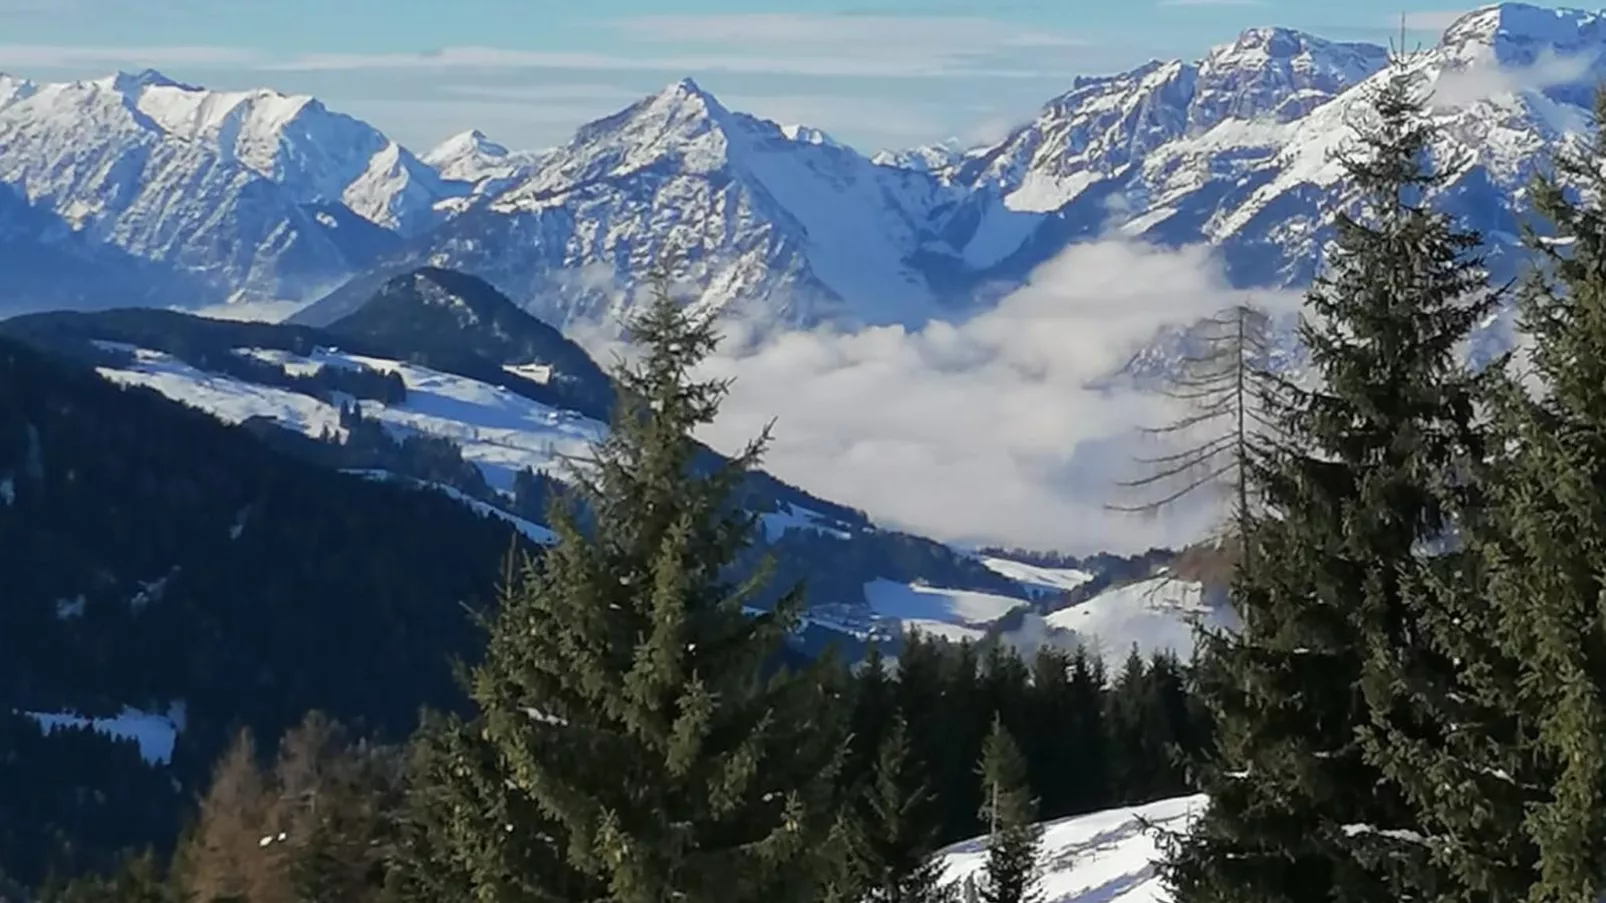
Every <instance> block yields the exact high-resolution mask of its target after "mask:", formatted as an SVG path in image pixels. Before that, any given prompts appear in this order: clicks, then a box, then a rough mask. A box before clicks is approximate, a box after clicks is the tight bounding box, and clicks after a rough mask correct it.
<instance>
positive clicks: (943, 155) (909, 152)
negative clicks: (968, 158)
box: [870, 138, 970, 172]
mask: <svg viewBox="0 0 1606 903" xmlns="http://www.w3.org/2000/svg"><path fill="white" fill-rule="evenodd" d="M968 150H970V148H967V147H965V146H964V145H963V144H962V143H961V142H960V141H959V139H958V138H949V139H948V140H946V141H940V142H938V143H936V144H925V145H921V146H920V147H911V148H906V149H903V150H880V151H876V152H875V154H874V155H872V156H871V157H870V162H872V163H875V164H876V165H878V166H895V167H897V168H899V169H917V170H920V171H921V172H932V171H935V170H942V169H948V168H949V167H952V166H956V165H958V164H959V162H960V161H962V160H964V159H965V153H966V151H968Z"/></svg>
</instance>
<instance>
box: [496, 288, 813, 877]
mask: <svg viewBox="0 0 1606 903" xmlns="http://www.w3.org/2000/svg"><path fill="white" fill-rule="evenodd" d="M632 332H633V336H634V338H635V340H636V341H637V343H638V347H639V348H640V350H641V360H640V361H639V363H636V364H631V365H626V366H624V367H622V368H621V371H620V373H619V374H618V381H619V384H620V387H621V389H620V399H619V404H618V405H617V408H616V412H615V416H614V421H613V427H612V429H611V431H610V433H609V435H608V437H607V438H606V439H604V440H602V442H601V443H600V444H599V445H598V446H597V448H596V449H595V456H594V460H591V461H588V462H585V463H584V464H582V465H580V466H577V467H576V468H575V469H574V471H573V473H572V477H573V480H574V482H575V483H576V485H577V486H578V487H579V504H577V505H574V506H562V505H559V506H554V508H553V510H552V512H551V516H550V523H551V525H552V528H553V530H554V532H555V533H556V534H557V537H558V539H557V542H556V544H555V546H553V547H552V548H551V549H550V550H548V551H547V552H546V554H545V556H544V557H543V559H542V562H541V566H540V567H536V566H535V565H534V564H533V563H530V564H528V565H527V566H526V567H525V568H523V569H522V572H521V574H520V576H519V577H518V579H517V580H515V581H514V582H513V585H511V586H510V587H509V588H508V589H507V591H506V593H505V596H504V598H503V600H502V603H501V608H500V611H499V612H498V613H497V615H496V617H495V620H494V623H493V625H492V630H491V638H490V645H489V649H488V651H487V654H486V658H485V661H484V662H483V664H482V665H480V666H479V667H478V668H476V669H475V673H474V679H473V684H474V690H473V695H474V700H475V702H476V703H477V704H478V706H479V707H480V709H481V712H482V715H483V719H484V725H485V731H486V736H487V738H488V740H489V742H490V743H491V744H492V746H493V747H494V748H495V750H496V751H497V755H498V757H499V760H500V762H501V763H502V765H503V767H505V768H506V772H507V773H506V778H507V780H508V781H509V782H511V784H512V785H513V786H514V787H515V788H516V789H517V790H518V791H519V792H520V793H524V794H527V795H528V796H529V797H530V798H532V799H533V800H534V801H535V802H536V803H537V805H538V806H539V808H540V809H541V811H542V812H544V813H546V814H547V815H548V816H550V818H551V819H552V820H553V822H555V823H556V828H557V830H558V833H559V836H561V838H562V844H563V849H564V855H565V859H566V861H567V862H568V863H569V864H570V865H571V866H572V867H573V868H574V869H575V870H577V871H578V872H580V873H582V874H585V875H588V876H590V877H592V878H594V879H596V880H598V881H600V882H602V883H603V884H604V885H605V887H606V892H607V899H609V900H612V901H617V903H663V901H668V900H676V901H684V903H698V901H734V903H741V901H759V900H764V901H774V903H784V901H787V900H811V899H813V898H814V895H815V892H816V890H817V889H818V888H817V883H818V882H819V881H820V879H821V876H822V868H821V866H822V863H821V861H820V860H821V858H822V856H823V855H824V853H825V852H826V848H827V843H826V841H827V838H828V836H829V834H830V831H831V827H832V824H833V821H834V819H835V815H836V813H835V811H834V808H835V806H834V804H835V801H834V798H833V797H834V789H835V788H834V785H833V780H834V772H835V771H836V769H837V768H838V766H839V763H840V759H841V754H842V747H843V743H842V735H843V731H842V725H841V724H840V723H839V722H840V714H841V713H840V709H841V708H842V705H841V702H840V700H839V698H838V697H839V696H840V689H839V686H838V683H839V682H838V681H837V679H836V678H835V677H834V674H833V671H832V669H833V668H834V667H835V666H834V665H833V664H831V662H830V661H828V660H825V661H821V662H819V663H817V664H815V665H813V666H811V667H810V669H809V670H806V671H803V672H800V673H792V672H789V671H782V672H781V673H780V674H778V675H777V676H775V677H773V678H771V679H764V678H763V676H762V675H763V672H764V668H765V665H766V663H767V661H768V660H769V659H770V658H771V657H772V656H773V654H774V653H775V652H776V651H777V650H778V649H779V648H780V646H781V644H782V643H783V642H784V640H785V637H786V636H787V634H788V632H789V631H790V630H791V629H792V627H793V625H794V624H795V622H796V616H797V614H798V608H799V605H800V603H801V600H802V594H801V591H800V590H794V591H793V592H790V593H788V594H786V595H785V596H784V597H783V598H782V599H781V600H780V601H779V603H778V604H777V605H776V606H775V608H774V609H773V610H772V611H769V612H766V613H763V614H759V615H756V616H752V615H750V614H749V613H747V612H746V611H745V610H744V608H745V603H746V602H747V600H749V599H752V598H754V597H755V595H756V593H757V592H758V591H759V590H761V589H762V586H763V582H764V581H763V577H764V574H763V573H760V574H759V575H757V576H756V577H754V578H752V579H750V580H747V581H744V582H742V583H740V584H732V583H730V582H729V571H730V567H729V566H730V564H731V562H732V561H733V560H734V559H735V558H736V557H737V555H738V554H739V553H740V552H741V551H742V550H743V549H744V548H745V547H747V546H748V545H749V544H750V542H751V540H752V536H753V531H754V524H755V520H754V516H753V515H752V514H751V513H749V512H746V511H743V510H740V509H739V508H738V507H737V506H736V505H735V504H734V502H733V498H734V493H735V490H736V489H737V487H738V485H739V482H740V480H741V479H742V478H743V476H744V475H745V474H746V473H747V472H748V471H749V470H750V469H751V468H752V466H753V465H754V464H755V463H756V461H757V460H758V458H759V456H760V453H761V452H762V450H763V447H764V439H762V438H761V439H760V440H759V441H757V442H755V443H753V444H752V445H750V446H749V447H748V448H747V449H746V451H745V452H743V453H742V454H740V455H738V456H737V457H736V458H734V459H733V460H731V461H730V462H728V463H720V464H717V465H716V466H712V467H703V466H701V465H699V466H698V467H694V466H693V465H694V463H697V461H698V446H697V445H696V443H695V442H694V441H693V439H692V436H691V433H692V431H693V430H695V429H696V428H698V427H700V426H702V425H704V424H707V423H709V422H710V421H712V420H713V418H714V416H715V414H716V412H717V410H718V407H719V402H720V399H721V397H722V396H723V395H724V393H725V391H726V389H727V385H726V384H725V383H723V382H697V381H694V380H693V379H692V377H691V375H690V374H691V371H692V370H693V369H694V368H695V367H696V366H697V365H698V364H699V363H700V362H701V361H702V360H703V359H704V358H705V357H706V356H707V355H708V354H709V353H710V352H711V351H712V349H713V348H714V347H715V344H716V336H715V334H714V331H713V328H712V325H711V323H710V321H709V320H707V319H701V320H699V319H695V318H694V317H693V316H692V315H691V314H690V313H688V312H687V311H686V310H685V309H683V308H682V307H680V306H679V305H678V304H677V303H676V302H675V301H674V300H673V298H671V297H670V295H669V292H668V290H667V287H666V286H665V285H664V284H663V283H662V282H661V281H660V284H659V285H658V288H657V292H656V296H655V298H654V299H653V301H652V303H651V305H650V306H649V308H648V309H647V311H646V313H645V314H644V315H643V316H642V317H641V318H640V319H639V320H638V321H637V322H635V323H634V324H633V329H632ZM515 830H520V828H518V827H516V828H515Z"/></svg>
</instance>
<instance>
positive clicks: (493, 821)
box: [386, 714, 605, 903]
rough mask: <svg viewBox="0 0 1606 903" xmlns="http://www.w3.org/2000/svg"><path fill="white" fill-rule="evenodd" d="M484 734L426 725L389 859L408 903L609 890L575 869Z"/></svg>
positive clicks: (585, 896) (392, 892)
mask: <svg viewBox="0 0 1606 903" xmlns="http://www.w3.org/2000/svg"><path fill="white" fill-rule="evenodd" d="M508 774H509V769H508V767H507V765H506V763H505V762H504V761H503V760H502V758H501V756H500V752H499V750H498V749H497V748H496V747H494V746H493V745H492V744H491V743H489V742H488V741H487V740H486V738H485V735H484V730H483V728H481V727H480V726H478V725H475V724H472V723H465V722H463V721H462V720H460V719H458V718H456V717H453V716H441V715H435V714H430V715H428V716H426V718H425V719H424V722H423V724H422V725H421V726H420V728H419V730H418V732H417V734H415V735H414V737H413V740H412V742H411V743H410V744H409V747H408V757H407V768H406V775H405V779H404V800H403V803H402V806H401V807H400V813H399V817H398V819H397V821H398V824H397V826H396V835H397V836H396V839H395V841H394V844H393V847H392V850H391V852H390V856H389V862H388V868H387V870H386V871H387V874H386V886H387V892H388V897H389V899H391V900H395V901H398V903H435V901H440V900H466V901H472V903H571V901H575V900H586V901H590V900H598V899H602V898H604V896H605V888H604V887H603V886H602V884H601V883H600V882H598V881H596V880H589V879H587V877H586V876H585V875H583V874H580V873H579V872H578V871H576V870H575V869H573V868H572V867H570V866H569V865H568V863H567V861H566V860H565V858H564V852H565V850H564V848H563V845H562V843H561V842H560V839H559V838H560V836H561V832H560V831H559V830H558V826H557V825H556V824H555V823H554V822H553V821H552V820H551V819H549V818H547V817H546V816H545V815H544V814H543V813H542V812H541V810H540V808H539V806H538V805H537V804H536V802H535V800H534V799H532V798H531V797H530V795H529V794H528V793H525V792H523V791H522V790H520V789H519V788H518V787H516V786H510V782H509V780H508Z"/></svg>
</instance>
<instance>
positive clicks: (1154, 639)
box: [1043, 577, 1237, 661]
mask: <svg viewBox="0 0 1606 903" xmlns="http://www.w3.org/2000/svg"><path fill="white" fill-rule="evenodd" d="M1043 620H1044V622H1045V623H1046V624H1047V626H1048V627H1051V628H1055V629H1059V630H1068V631H1070V632H1072V633H1074V634H1075V635H1076V636H1077V637H1078V638H1079V639H1080V640H1081V641H1082V642H1083V643H1085V644H1087V645H1088V646H1090V647H1093V648H1096V649H1098V651H1099V652H1101V653H1102V654H1103V655H1104V657H1105V659H1106V660H1107V661H1109V660H1112V659H1113V660H1115V661H1119V660H1120V657H1121V656H1124V655H1126V653H1127V652H1128V650H1130V649H1131V648H1132V646H1133V645H1134V644H1136V645H1137V647H1138V650H1139V651H1140V652H1141V653H1143V655H1144V656H1149V655H1152V654H1154V653H1156V652H1175V653H1177V654H1179V655H1182V656H1183V657H1184V658H1187V657H1188V654H1189V653H1191V651H1192V649H1193V625H1194V624H1196V623H1200V624H1203V625H1204V626H1205V627H1211V628H1216V627H1235V626H1236V625H1237V620H1236V618H1234V617H1233V615H1232V610H1231V609H1230V608H1228V607H1227V606H1226V605H1225V604H1224V600H1217V599H1212V598H1211V597H1210V596H1209V595H1208V594H1207V593H1206V592H1205V589H1204V587H1203V586H1201V585H1200V584H1198V583H1194V582H1192V581H1186V580H1176V579H1172V578H1170V577H1153V578H1150V579H1148V580H1140V581H1138V582H1136V583H1129V584H1127V585H1125V586H1117V587H1112V588H1111V589H1108V590H1106V591H1104V592H1102V593H1100V594H1098V595H1097V596H1094V597H1093V598H1091V599H1089V600H1087V601H1086V602H1083V603H1081V604H1079V605H1073V606H1071V607H1070V608H1066V609H1062V610H1060V611H1057V612H1054V613H1053V614H1051V615H1049V616H1048V617H1046V618H1044V619H1043Z"/></svg>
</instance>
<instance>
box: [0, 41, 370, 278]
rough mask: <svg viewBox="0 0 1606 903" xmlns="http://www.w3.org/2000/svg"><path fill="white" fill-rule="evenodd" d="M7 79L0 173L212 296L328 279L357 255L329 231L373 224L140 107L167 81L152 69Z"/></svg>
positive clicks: (85, 230)
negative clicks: (317, 201)
mask: <svg viewBox="0 0 1606 903" xmlns="http://www.w3.org/2000/svg"><path fill="white" fill-rule="evenodd" d="M4 84H5V88H4V89H3V90H0V147H4V148H5V153H3V154H0V182H4V183H7V184H9V185H10V186H11V187H12V188H14V189H15V190H17V191H19V192H20V193H21V194H22V195H23V196H24V197H26V198H27V199H28V201H29V202H30V203H32V204H34V205H36V206H38V207H41V208H43V209H46V210H49V211H52V212H53V213H55V214H56V215H57V216H59V217H60V218H61V219H62V220H64V221H65V222H66V223H68V224H69V225H70V226H71V227H72V228H73V229H74V230H75V231H77V232H79V233H81V234H82V235H84V236H85V237H86V238H87V239H89V240H91V241H95V242H99V243H103V244H107V245H111V246H113V247H115V248H117V249H120V250H121V251H123V252H126V253H128V254H131V255H134V256H136V257H141V258H144V259H146V260H149V261H153V262H156V263H159V264H162V265H164V266H165V267H167V268H168V269H170V270H172V271H174V272H177V273H182V274H186V275H189V276H193V277H196V278H198V279H200V280H205V281H206V282H208V283H210V286H211V289H212V291H213V292H214V293H215V294H216V296H217V297H219V298H221V297H226V296H228V295H230V294H233V293H237V292H243V293H247V294H258V295H262V296H267V297H285V296H287V294H288V295H289V296H292V297H293V296H294V294H295V293H296V292H298V291H304V290H305V287H306V286H309V285H318V284H327V283H328V282H330V281H332V280H335V279H338V278H339V277H340V276H341V275H342V274H345V273H349V272H350V271H351V269H352V267H353V266H354V265H356V264H358V263H359V262H360V261H361V259H362V258H361V257H353V256H350V255H348V253H347V251H346V247H351V246H352V245H349V244H348V243H347V242H346V241H345V239H344V238H343V237H340V236H337V233H338V232H340V231H341V230H343V229H344V230H346V231H360V226H359V225H358V223H360V224H361V226H366V227H367V228H368V229H369V230H373V231H380V230H379V228H378V227H376V226H373V225H372V224H369V223H367V222H366V221H364V220H360V219H359V218H357V217H356V216H353V215H349V214H348V216H347V217H346V218H345V219H344V220H342V219H340V218H337V217H335V216H332V215H329V214H320V213H319V212H318V211H317V210H315V209H312V208H310V207H307V206H304V205H303V204H302V202H300V201H299V200H298V199H297V198H296V197H295V196H294V194H293V193H292V192H290V191H289V190H287V189H286V188H285V187H284V186H282V185H281V184H279V183H278V182H275V181H273V180H272V179H270V178H268V177H266V176H264V175H262V174H260V173H258V172H257V171H255V170H253V169H252V168H251V167H250V166H247V165H246V164H244V163H242V162H240V161H238V160H236V159H233V158H232V157H231V156H229V155H226V154H224V153H223V152H221V151H220V150H219V149H218V148H216V147H211V146H208V145H207V144H206V143H203V142H200V141H192V140H187V139H184V138H181V137H179V136H177V135H174V134H172V133H171V132H169V131H168V130H167V129H166V128H164V127H163V126H162V125H161V124H160V123H158V122H157V120H156V119H155V118H153V117H152V115H151V114H150V113H149V112H147V111H146V110H145V109H143V108H142V106H141V98H142V97H144V96H145V95H146V93H147V92H148V91H149V90H150V89H152V88H162V87H163V86H165V85H167V84H168V83H167V81H166V80H165V79H161V78H160V77H159V76H155V75H154V74H151V73H143V74H141V75H119V76H115V77H111V78H105V79H100V80H96V81H82V82H70V83H62V84H42V85H40V84H34V83H31V82H27V81H24V80H21V79H13V78H8V79H5V81H4ZM341 209H344V208H343V207H342V208H341ZM353 220H355V221H356V222H355V223H353V222H351V221H353ZM366 241H367V243H370V244H371V243H372V241H373V239H372V238H371V236H370V237H369V238H367V239H366ZM358 243H359V244H361V243H362V241H359V242H358ZM209 300H213V299H212V298H198V299H196V301H197V302H198V303H205V302H206V301H209Z"/></svg>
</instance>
